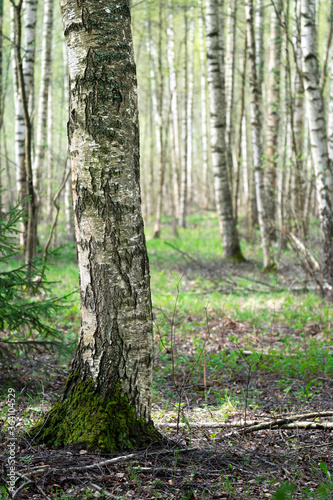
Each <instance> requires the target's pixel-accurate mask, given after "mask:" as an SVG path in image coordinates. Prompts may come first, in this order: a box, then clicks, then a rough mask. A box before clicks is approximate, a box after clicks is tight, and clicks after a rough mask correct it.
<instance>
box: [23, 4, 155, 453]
mask: <svg viewBox="0 0 333 500" xmlns="http://www.w3.org/2000/svg"><path fill="white" fill-rule="evenodd" d="M61 10H62V18H63V24H64V32H65V37H66V43H67V47H68V61H69V73H70V115H69V116H70V118H69V125H68V134H69V144H70V151H71V155H72V162H73V186H74V214H75V215H74V220H75V232H76V241H77V249H78V265H79V272H80V289H81V335H80V341H79V345H78V348H77V351H76V354H75V357H74V361H73V364H72V371H71V375H70V377H69V379H68V381H67V384H66V387H65V390H64V393H63V396H62V399H61V400H60V402H59V403H57V404H55V405H54V407H53V408H52V409H51V410H50V412H49V413H48V414H47V415H46V417H45V419H43V420H42V421H41V422H40V423H39V424H37V426H36V427H35V428H34V429H33V431H32V434H33V435H35V436H36V440H37V441H42V442H49V443H53V444H55V445H56V446H65V445H80V446H82V445H83V446H85V447H88V448H89V449H92V450H103V451H104V452H107V453H110V452H113V451H114V450H116V449H124V448H125V449H128V448H134V447H140V446H146V445H147V444H149V443H150V442H151V441H153V440H156V439H159V438H160V435H159V433H158V432H157V431H155V429H154V427H153V423H152V421H151V418H150V415H151V386H152V362H153V356H152V309H151V297H150V284H149V262H148V256H147V250H146V245H145V237H144V231H143V221H142V216H141V207H140V203H141V201H140V198H141V194H140V162H139V123H138V112H137V110H138V105H137V92H136V70H135V63H134V55H133V44H132V36H131V27H130V9H129V3H128V2H127V0H119V1H118V2H117V4H113V3H112V4H111V3H110V2H109V0H101V1H99V2H96V1H95V0H86V1H85V2H84V5H83V6H79V5H78V2H77V1H76V0H61ZM82 422H84V425H82Z"/></svg>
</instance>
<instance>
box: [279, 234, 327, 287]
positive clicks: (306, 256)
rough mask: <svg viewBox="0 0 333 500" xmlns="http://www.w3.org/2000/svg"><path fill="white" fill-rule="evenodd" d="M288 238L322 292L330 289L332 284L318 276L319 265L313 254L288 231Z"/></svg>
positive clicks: (304, 267)
mask: <svg viewBox="0 0 333 500" xmlns="http://www.w3.org/2000/svg"><path fill="white" fill-rule="evenodd" d="M288 239H289V241H290V244H291V246H292V248H293V250H294V251H295V252H296V253H297V255H298V257H299V259H300V261H301V265H302V267H303V269H304V270H305V271H306V272H308V273H309V274H310V276H311V277H312V278H313V280H314V281H315V282H316V283H317V285H318V286H319V288H320V290H321V291H322V292H324V291H325V290H326V291H331V290H332V286H331V285H330V284H329V283H328V282H327V281H326V280H325V279H324V278H320V277H319V276H318V274H319V273H320V270H321V269H320V265H319V263H318V261H317V260H316V259H315V258H314V256H313V255H312V254H311V253H310V252H309V250H308V249H307V248H306V246H305V245H304V243H303V242H302V241H301V240H300V239H298V238H297V236H295V235H294V234H293V233H288Z"/></svg>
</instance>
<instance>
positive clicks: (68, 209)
mask: <svg viewBox="0 0 333 500" xmlns="http://www.w3.org/2000/svg"><path fill="white" fill-rule="evenodd" d="M62 57H63V64H64V104H65V107H66V109H68V107H69V88H68V59H67V48H66V43H65V42H64V43H63V46H62ZM66 154H67V150H66ZM66 170H67V171H68V170H72V164H71V159H70V158H69V157H67V158H66ZM64 198H65V200H64V201H65V220H66V237H67V239H68V240H73V238H74V231H73V229H74V228H73V206H72V176H71V175H69V176H68V178H67V180H66V183H65V192H64Z"/></svg>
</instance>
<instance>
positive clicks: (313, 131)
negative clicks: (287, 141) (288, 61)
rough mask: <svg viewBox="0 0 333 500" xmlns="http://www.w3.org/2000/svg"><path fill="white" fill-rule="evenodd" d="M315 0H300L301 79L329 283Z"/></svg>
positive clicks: (332, 263)
mask: <svg viewBox="0 0 333 500" xmlns="http://www.w3.org/2000/svg"><path fill="white" fill-rule="evenodd" d="M315 19H316V9H315V0H302V1H301V37H302V54H303V81H304V91H305V101H306V109H307V116H308V121H309V128H310V141H311V151H312V157H313V162H314V169H315V175H316V191H317V201H318V210H319V219H320V226H321V231H322V235H323V243H324V245H323V246H324V248H323V251H324V265H323V272H324V277H325V278H326V280H327V281H328V283H329V284H330V285H333V213H332V205H331V199H330V193H329V189H328V183H327V179H328V177H329V176H330V175H331V172H330V165H329V158H328V146H327V136H326V124H325V115H324V103H323V96H322V93H321V88H320V82H319V63H318V51H317V35H316V22H315Z"/></svg>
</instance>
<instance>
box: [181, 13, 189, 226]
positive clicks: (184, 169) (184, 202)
mask: <svg viewBox="0 0 333 500" xmlns="http://www.w3.org/2000/svg"><path fill="white" fill-rule="evenodd" d="M184 28H185V42H184V100H183V103H184V106H183V116H182V137H183V140H182V143H183V144H182V148H183V155H182V163H181V167H182V168H181V178H180V216H179V225H180V227H183V228H185V227H186V212H187V178H188V176H187V167H188V166H187V162H188V158H187V154H188V148H187V142H188V115H187V113H188V106H187V102H188V14H187V7H186V6H185V8H184Z"/></svg>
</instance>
